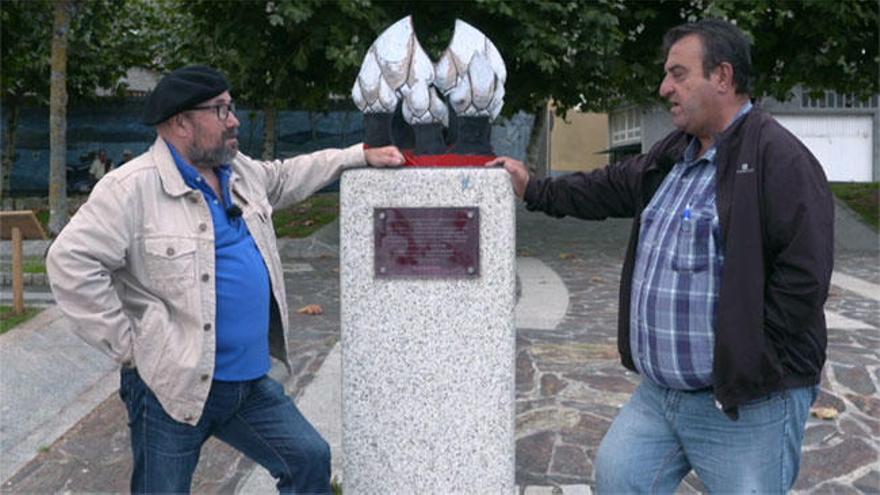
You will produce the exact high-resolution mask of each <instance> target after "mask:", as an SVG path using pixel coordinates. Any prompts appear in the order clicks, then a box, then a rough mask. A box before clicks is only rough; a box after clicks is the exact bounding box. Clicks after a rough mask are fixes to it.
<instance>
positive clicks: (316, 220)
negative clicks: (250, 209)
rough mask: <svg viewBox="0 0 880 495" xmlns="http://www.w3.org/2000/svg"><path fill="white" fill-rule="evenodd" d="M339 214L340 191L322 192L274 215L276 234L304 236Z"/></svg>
mask: <svg viewBox="0 0 880 495" xmlns="http://www.w3.org/2000/svg"><path fill="white" fill-rule="evenodd" d="M338 216H339V193H322V194H317V195H315V196H312V197H311V198H309V199H307V200H305V201H303V202H302V203H299V204H297V205H294V206H292V207H290V208H286V209H284V210H278V211H276V212H275V213H274V214H273V215H272V223H273V224H274V226H275V235H276V236H278V237H293V238H302V237H308V236H310V235H312V234H313V233H314V232H315V231H316V230H318V229H320V228H321V227H323V226H324V225H327V224H328V223H330V222H332V221H333V220H335V219H336V217H338Z"/></svg>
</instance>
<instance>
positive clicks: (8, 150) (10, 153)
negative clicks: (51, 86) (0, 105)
mask: <svg viewBox="0 0 880 495" xmlns="http://www.w3.org/2000/svg"><path fill="white" fill-rule="evenodd" d="M6 112H7V119H6V129H4V134H6V135H5V136H4V139H3V141H4V144H5V148H4V149H3V162H2V164H0V181H2V182H0V202H2V201H3V199H5V198H7V197H9V191H10V178H11V177H12V167H13V166H14V165H15V157H16V155H15V145H16V137H17V136H18V132H17V131H18V117H19V114H20V113H21V99H20V98H19V97H18V96H13V97H11V98H9V100H7V102H6Z"/></svg>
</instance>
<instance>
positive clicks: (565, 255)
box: [559, 253, 577, 260]
mask: <svg viewBox="0 0 880 495" xmlns="http://www.w3.org/2000/svg"><path fill="white" fill-rule="evenodd" d="M575 258H577V255H576V254H574V253H562V254H560V255H559V259H561V260H573V259H575Z"/></svg>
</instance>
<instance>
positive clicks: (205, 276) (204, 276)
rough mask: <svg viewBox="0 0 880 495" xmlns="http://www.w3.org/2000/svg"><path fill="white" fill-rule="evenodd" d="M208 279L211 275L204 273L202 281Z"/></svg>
mask: <svg viewBox="0 0 880 495" xmlns="http://www.w3.org/2000/svg"><path fill="white" fill-rule="evenodd" d="M208 280H211V276H210V275H208V274H207V273H203V274H202V282H207V281H208Z"/></svg>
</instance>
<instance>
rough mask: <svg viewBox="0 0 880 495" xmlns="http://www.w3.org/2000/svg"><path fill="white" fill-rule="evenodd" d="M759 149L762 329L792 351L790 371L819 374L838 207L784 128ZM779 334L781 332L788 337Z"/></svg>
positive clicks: (816, 167) (816, 170) (770, 135)
mask: <svg viewBox="0 0 880 495" xmlns="http://www.w3.org/2000/svg"><path fill="white" fill-rule="evenodd" d="M766 135H767V136H768V139H767V141H765V143H764V146H762V148H763V149H762V155H763V156H762V159H763V160H764V190H763V197H764V214H763V218H764V221H765V225H764V232H765V239H766V241H765V242H766V245H765V265H766V266H767V279H766V286H765V287H766V289H765V306H764V313H765V331H767V332H770V333H776V334H777V335H773V337H775V338H773V339H772V340H773V341H775V342H786V343H788V344H787V345H791V346H795V347H796V348H794V349H787V350H786V354H787V355H788V359H790V360H791V361H790V362H788V363H787V364H788V366H790V367H791V368H793V369H794V370H796V371H802V372H816V371H818V370H812V369H809V368H810V366H809V365H808V364H807V363H809V362H813V363H816V362H820V363H821V362H823V361H824V354H823V355H821V356H814V355H811V354H813V353H815V352H824V348H825V338H826V337H825V333H826V330H825V325H824V314H823V306H824V303H825V300H826V298H827V297H828V288H829V284H830V280H831V272H832V269H833V262H834V252H833V251H834V201H833V199H832V195H831V190H830V188H829V186H828V181H827V179H826V178H825V174H824V172H823V171H822V167H821V166H820V164H819V162H818V161H817V160H816V158H815V157H813V155H812V154H811V153H810V152H809V150H807V148H806V147H805V146H804V145H803V144H802V143H801V142H800V141H798V140H797V139H796V138H795V137H794V136H791V135H790V134H789V133H788V132H787V131H785V130H784V129H782V128H778V127H777V128H774V130H773V132H772V133H771V132H768V133H766ZM783 332H784V334H783V335H779V333H783Z"/></svg>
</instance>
